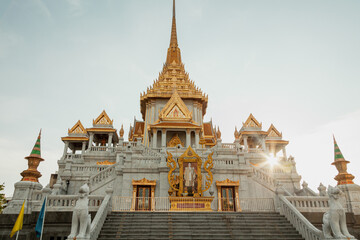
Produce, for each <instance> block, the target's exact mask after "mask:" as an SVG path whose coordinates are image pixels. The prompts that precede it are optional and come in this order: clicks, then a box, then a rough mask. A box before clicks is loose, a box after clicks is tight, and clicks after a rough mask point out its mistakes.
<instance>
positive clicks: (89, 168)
mask: <svg viewBox="0 0 360 240" xmlns="http://www.w3.org/2000/svg"><path fill="white" fill-rule="evenodd" d="M106 168H108V166H100V165H93V166H85V165H83V164H80V165H76V164H73V165H72V166H71V171H74V172H89V173H98V172H101V171H103V170H105V169H106Z"/></svg>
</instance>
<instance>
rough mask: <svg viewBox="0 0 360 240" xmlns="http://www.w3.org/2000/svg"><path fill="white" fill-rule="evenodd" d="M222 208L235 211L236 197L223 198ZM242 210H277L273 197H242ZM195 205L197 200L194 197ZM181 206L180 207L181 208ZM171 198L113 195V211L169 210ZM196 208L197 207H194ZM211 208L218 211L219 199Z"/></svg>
mask: <svg viewBox="0 0 360 240" xmlns="http://www.w3.org/2000/svg"><path fill="white" fill-rule="evenodd" d="M221 200H222V201H221V204H222V206H220V209H222V211H235V200H234V199H225V198H224V199H221ZM239 201H240V208H241V211H244V212H275V205H274V199H273V198H242V199H239ZM189 204H190V205H191V204H192V203H191V202H190V203H189V199H188V198H187V199H186V202H185V200H184V210H183V211H189ZM193 204H194V206H195V204H196V201H195V199H194V202H193ZM179 206H180V208H179ZM170 208H171V206H170V200H169V198H168V197H154V198H151V197H146V198H145V197H143V198H141V197H140V198H139V197H138V198H135V199H133V197H121V196H113V198H112V211H116V212H122V211H125V212H126V211H156V212H169V211H170ZM194 208H195V207H194ZM211 209H212V210H213V211H218V209H219V208H218V199H217V198H214V199H213V201H212V203H211ZM177 211H181V204H179V205H177Z"/></svg>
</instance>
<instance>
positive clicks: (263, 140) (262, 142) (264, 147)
mask: <svg viewBox="0 0 360 240" xmlns="http://www.w3.org/2000/svg"><path fill="white" fill-rule="evenodd" d="M261 145H262V150H263V151H264V152H266V145H265V138H263V139H262V140H261Z"/></svg>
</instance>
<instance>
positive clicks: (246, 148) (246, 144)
mask: <svg viewBox="0 0 360 240" xmlns="http://www.w3.org/2000/svg"><path fill="white" fill-rule="evenodd" d="M247 139H248V137H247V136H245V137H244V147H245V151H248V142H247Z"/></svg>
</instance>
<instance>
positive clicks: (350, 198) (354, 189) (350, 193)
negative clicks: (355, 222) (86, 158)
mask: <svg viewBox="0 0 360 240" xmlns="http://www.w3.org/2000/svg"><path fill="white" fill-rule="evenodd" d="M338 188H340V189H341V191H343V193H344V195H345V198H346V205H347V206H346V207H347V209H348V210H349V211H350V212H352V213H354V215H360V186H359V185H357V184H344V185H338Z"/></svg>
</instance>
